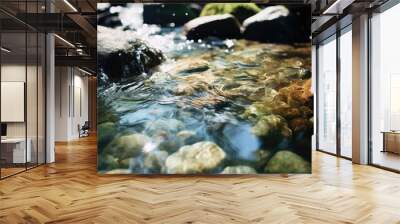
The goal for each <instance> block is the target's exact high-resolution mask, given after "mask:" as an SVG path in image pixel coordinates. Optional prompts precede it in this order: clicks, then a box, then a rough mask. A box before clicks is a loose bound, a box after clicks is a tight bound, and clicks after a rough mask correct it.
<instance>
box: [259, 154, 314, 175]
mask: <svg viewBox="0 0 400 224" xmlns="http://www.w3.org/2000/svg"><path fill="white" fill-rule="evenodd" d="M264 171H265V172H266V173H310V172H311V164H310V163H309V162H307V161H305V160H304V159H303V158H301V157H300V156H299V155H297V154H296V153H293V152H291V151H286V150H284V151H279V152H277V153H276V154H275V155H274V156H273V157H272V158H271V160H269V162H268V163H267V165H266V166H265V169H264Z"/></svg>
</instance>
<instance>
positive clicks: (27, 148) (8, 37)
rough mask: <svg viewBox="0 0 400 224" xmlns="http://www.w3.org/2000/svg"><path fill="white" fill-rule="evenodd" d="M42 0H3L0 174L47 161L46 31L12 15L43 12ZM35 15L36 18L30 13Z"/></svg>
mask: <svg viewBox="0 0 400 224" xmlns="http://www.w3.org/2000/svg"><path fill="white" fill-rule="evenodd" d="M43 5H44V2H43V1H30V2H27V1H18V2H17V1H13V2H11V1H1V2H0V8H3V7H7V9H13V10H15V17H14V15H13V14H8V13H4V12H2V11H1V12H0V47H1V50H0V53H1V54H0V55H1V57H0V72H1V73H0V82H1V85H0V90H1V91H0V92H1V97H0V111H1V113H0V114H1V115H0V121H1V130H0V131H1V144H0V178H1V179H3V178H5V177H8V176H11V175H14V174H16V173H19V172H22V171H25V170H27V169H29V168H33V167H36V166H37V165H39V164H43V163H45V92H46V90H45V89H46V88H45V87H46V86H45V80H46V79H45V69H44V68H45V60H46V52H45V44H46V39H45V35H44V34H43V33H41V32H40V31H39V30H36V29H35V28H34V27H31V26H29V25H27V24H25V23H24V22H22V21H21V20H18V19H16V17H19V18H22V17H23V16H24V15H26V12H27V13H40V12H42V11H43ZM34 18H35V17H34Z"/></svg>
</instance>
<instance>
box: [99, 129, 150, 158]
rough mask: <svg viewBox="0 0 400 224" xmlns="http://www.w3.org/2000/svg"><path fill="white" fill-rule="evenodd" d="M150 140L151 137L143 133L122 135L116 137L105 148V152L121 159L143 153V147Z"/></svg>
mask: <svg viewBox="0 0 400 224" xmlns="http://www.w3.org/2000/svg"><path fill="white" fill-rule="evenodd" d="M148 142H150V139H149V137H147V136H146V135H143V134H130V135H122V136H119V137H117V138H115V139H114V140H113V141H112V142H111V143H110V144H109V145H108V146H107V147H106V148H105V152H106V153H108V154H111V155H114V156H115V157H116V158H118V159H119V160H120V161H121V160H124V159H127V158H131V157H135V156H138V155H139V154H141V153H142V151H143V147H144V146H145V144H146V143H148Z"/></svg>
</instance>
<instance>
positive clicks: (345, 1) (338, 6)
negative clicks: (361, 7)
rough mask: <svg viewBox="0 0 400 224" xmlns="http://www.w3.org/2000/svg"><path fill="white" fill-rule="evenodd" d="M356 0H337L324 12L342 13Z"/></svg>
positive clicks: (327, 13) (326, 13) (325, 13)
mask: <svg viewBox="0 0 400 224" xmlns="http://www.w3.org/2000/svg"><path fill="white" fill-rule="evenodd" d="M354 1H355V0H336V1H335V2H334V3H333V4H332V5H330V6H329V7H328V8H327V9H325V10H324V12H323V13H322V14H324V15H329V14H336V15H340V14H342V13H343V10H344V9H345V8H347V7H348V6H349V5H351V4H352V3H353V2H354Z"/></svg>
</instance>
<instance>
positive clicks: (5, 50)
mask: <svg viewBox="0 0 400 224" xmlns="http://www.w3.org/2000/svg"><path fill="white" fill-rule="evenodd" d="M0 49H1V50H2V51H4V52H6V53H10V52H11V50H9V49H7V48H5V47H1V48H0Z"/></svg>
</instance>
